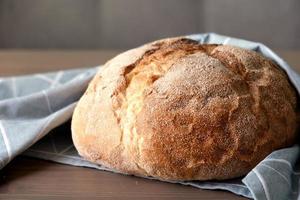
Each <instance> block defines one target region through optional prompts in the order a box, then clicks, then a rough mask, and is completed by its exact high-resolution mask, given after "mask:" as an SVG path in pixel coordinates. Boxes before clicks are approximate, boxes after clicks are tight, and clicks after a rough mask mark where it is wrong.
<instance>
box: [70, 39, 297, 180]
mask: <svg viewBox="0 0 300 200" xmlns="http://www.w3.org/2000/svg"><path fill="white" fill-rule="evenodd" d="M296 115H297V95H296V93H295V90H294V88H293V87H292V86H291V85H290V83H289V81H288V78H287V76H286V74H285V73H284V72H283V71H282V70H281V69H280V68H279V67H277V66H276V64H274V63H273V62H272V61H270V60H268V59H267V58H265V57H263V56H262V55H260V54H258V53H256V52H253V51H249V50H245V49H241V48H238V47H233V46H227V45H200V44H198V43H197V42H196V41H193V40H189V39H185V38H175V39H167V40H161V41H157V42H154V43H150V44H147V45H145V46H142V47H140V48H137V49H133V50H130V51H128V52H125V53H123V54H120V55H119V56H117V57H115V58H114V59H112V60H110V61H109V62H108V63H107V64H106V65H105V66H104V67H103V68H102V69H100V71H99V73H98V74H97V75H96V76H95V78H94V79H93V81H92V82H91V84H90V85H89V88H88V90H87V92H86V93H85V95H84V96H83V97H82V99H81V100H80V102H79V104H78V106H77V107H76V109H75V112H74V116H73V122H72V132H73V139H74V143H75V146H76V147H77V149H78V150H79V152H80V154H81V155H83V156H84V157H86V158H87V159H89V160H92V161H95V162H98V163H102V164H105V165H107V166H110V167H113V168H116V169H118V170H120V171H122V172H126V173H133V174H139V175H150V176H156V177H159V178H164V179H175V180H178V179H181V180H191V179H194V180H206V179H225V178H232V177H236V176H240V175H242V174H244V173H246V172H247V170H249V169H251V168H252V167H253V166H254V165H256V164H257V162H259V161H260V160H261V159H263V158H264V157H265V156H266V155H267V154H269V153H270V152H271V151H273V150H274V149H277V148H281V147H284V146H287V145H290V144H292V143H293V140H294V138H295V136H296V126H297V121H296V120H297V116H296Z"/></svg>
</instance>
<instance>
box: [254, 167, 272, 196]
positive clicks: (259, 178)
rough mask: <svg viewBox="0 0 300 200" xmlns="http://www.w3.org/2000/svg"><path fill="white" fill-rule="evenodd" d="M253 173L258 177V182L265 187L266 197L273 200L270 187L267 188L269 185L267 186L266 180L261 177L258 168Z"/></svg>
mask: <svg viewBox="0 0 300 200" xmlns="http://www.w3.org/2000/svg"><path fill="white" fill-rule="evenodd" d="M252 171H253V172H254V174H255V175H256V176H257V178H258V180H259V181H260V182H261V184H262V186H263V189H264V191H265V195H266V198H267V200H271V198H270V194H269V190H268V186H267V184H266V182H265V180H264V178H263V177H262V176H261V175H260V173H259V172H258V171H257V169H256V168H254V169H253V170H252Z"/></svg>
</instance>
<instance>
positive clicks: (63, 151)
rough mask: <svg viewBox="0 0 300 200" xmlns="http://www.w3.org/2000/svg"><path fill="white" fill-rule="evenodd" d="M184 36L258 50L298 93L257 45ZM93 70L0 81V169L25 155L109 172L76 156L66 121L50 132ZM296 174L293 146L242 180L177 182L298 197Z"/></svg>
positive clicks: (299, 79)
mask: <svg viewBox="0 0 300 200" xmlns="http://www.w3.org/2000/svg"><path fill="white" fill-rule="evenodd" d="M187 37H189V38H192V39H195V40H197V41H199V42H200V43H217V44H229V45H235V46H239V47H242V48H246V49H252V50H255V51H257V52H260V53H262V54H264V55H265V56H267V57H269V58H271V59H273V60H274V61H276V62H277V63H278V64H279V66H280V67H282V68H283V69H284V70H285V71H286V72H287V74H288V76H289V78H290V80H291V82H292V83H293V84H294V86H295V88H296V89H297V91H298V93H300V76H299V75H298V74H297V73H296V72H295V71H294V70H293V69H292V68H291V67H290V66H289V65H288V64H287V63H286V62H285V61H283V60H282V59H281V58H280V57H279V56H277V55H276V54H275V53H274V52H273V51H271V50H270V49H269V48H268V47H266V46H265V45H263V44H261V43H256V42H250V41H245V40H240V39H235V38H230V37H226V36H221V35H217V34H214V33H206V34H196V35H190V36H187ZM97 70H98V67H94V68H90V69H81V70H68V71H59V72H54V73H46V74H35V75H29V76H21V77H9V78H0V169H2V168H3V167H4V166H5V165H6V164H7V163H9V162H10V161H11V160H12V159H13V158H14V157H16V156H17V155H20V154H23V155H27V156H32V157H37V158H42V159H46V160H52V161H55V162H59V163H65V164H69V165H75V166H86V167H92V168H97V169H101V170H107V171H113V170H111V169H107V168H105V167H103V166H97V165H95V164H92V163H90V162H87V161H85V160H83V159H82V158H81V157H80V156H79V155H78V154H77V151H76V150H75V148H74V146H73V143H72V140H71V135H70V134H71V132H70V130H69V128H70V127H69V123H67V125H66V124H65V125H64V126H65V127H66V126H67V131H53V132H51V130H53V129H54V128H55V127H61V126H60V125H62V124H64V123H65V122H67V121H68V120H69V119H70V118H71V116H72V112H73V109H74V107H75V104H76V102H77V101H78V99H79V98H80V96H81V95H82V94H83V92H84V91H85V89H86V87H87V85H88V82H89V81H90V80H91V78H92V77H93V75H94V74H95V72H96V71H97ZM100 70H101V66H100ZM48 133H49V134H48ZM297 162H298V164H297ZM299 171H300V166H299V145H295V146H293V147H290V148H285V149H281V150H277V151H274V152H273V153H271V154H270V155H269V156H268V157H266V158H265V159H264V160H263V161H262V162H260V163H259V164H258V165H257V166H256V167H255V168H254V169H253V170H252V171H251V172H249V173H248V174H247V175H246V176H245V177H242V178H240V179H235V180H228V181H205V182H200V181H193V182H191V181H188V182H179V183H180V184H183V185H190V186H193V187H197V188H204V189H221V190H228V191H230V192H233V193H235V194H238V195H242V196H244V197H248V198H253V199H266V200H273V199H278V200H283V199H300V195H299V191H300V188H299V187H300V184H299V180H300V179H299V176H300V173H299Z"/></svg>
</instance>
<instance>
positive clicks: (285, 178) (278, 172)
mask: <svg viewBox="0 0 300 200" xmlns="http://www.w3.org/2000/svg"><path fill="white" fill-rule="evenodd" d="M259 166H264V167H266V168H268V169H270V170H272V171H275V172H276V173H277V174H279V176H281V177H282V178H283V179H284V180H285V181H286V182H287V184H288V185H289V186H290V187H292V185H291V183H290V181H289V180H288V179H287V177H285V176H284V175H283V174H282V173H281V172H280V171H278V170H276V169H274V168H273V167H271V166H269V165H266V164H263V163H261V164H260V165H259Z"/></svg>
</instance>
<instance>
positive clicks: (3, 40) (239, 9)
mask: <svg viewBox="0 0 300 200" xmlns="http://www.w3.org/2000/svg"><path fill="white" fill-rule="evenodd" d="M200 32H217V33H220V34H225V35H230V36H233V37H240V38H245V39H249V40H255V41H260V42H263V43H265V44H267V45H268V46H270V47H271V48H276V49H300V34H299V32H300V1H299V0H201V1H197V0H152V1H150V0H26V1H25V0H23V1H22V0H0V48H30V49H32V48H38V49H126V48H131V47H135V46H137V45H141V44H143V43H145V42H148V41H151V40H155V39H158V38H163V37H170V36H177V35H183V34H191V33H200Z"/></svg>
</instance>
